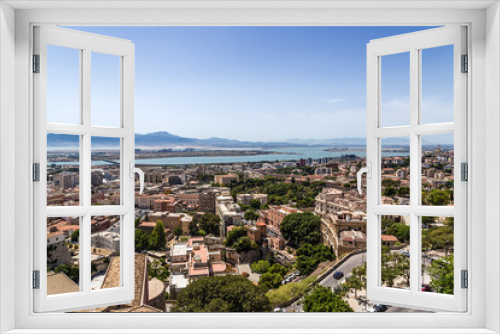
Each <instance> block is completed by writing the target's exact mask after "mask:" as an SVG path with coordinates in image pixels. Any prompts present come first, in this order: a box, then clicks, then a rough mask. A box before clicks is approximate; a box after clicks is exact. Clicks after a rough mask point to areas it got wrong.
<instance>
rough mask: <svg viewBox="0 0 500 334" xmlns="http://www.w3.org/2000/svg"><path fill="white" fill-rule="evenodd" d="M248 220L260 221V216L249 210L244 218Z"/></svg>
mask: <svg viewBox="0 0 500 334" xmlns="http://www.w3.org/2000/svg"><path fill="white" fill-rule="evenodd" d="M243 218H245V219H246V220H257V219H259V214H258V213H257V212H255V211H253V210H248V211H247V212H245V215H244V216H243Z"/></svg>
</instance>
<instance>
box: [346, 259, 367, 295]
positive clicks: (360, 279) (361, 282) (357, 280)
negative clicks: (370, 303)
mask: <svg viewBox="0 0 500 334" xmlns="http://www.w3.org/2000/svg"><path fill="white" fill-rule="evenodd" d="M351 274H352V275H351V276H349V277H348V278H347V279H346V280H345V284H346V287H347V288H349V289H354V298H355V299H358V290H361V289H365V288H366V263H365V264H363V265H362V266H358V267H354V268H353V269H352V271H351Z"/></svg>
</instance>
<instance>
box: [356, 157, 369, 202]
mask: <svg viewBox="0 0 500 334" xmlns="http://www.w3.org/2000/svg"><path fill="white" fill-rule="evenodd" d="M371 167H372V163H371V162H369V161H367V162H366V167H363V168H361V169H360V170H359V171H358V174H357V177H358V192H359V194H360V195H361V194H362V193H363V192H362V191H361V176H362V175H363V174H364V173H366V175H367V177H368V178H369V179H371V177H372V168H371Z"/></svg>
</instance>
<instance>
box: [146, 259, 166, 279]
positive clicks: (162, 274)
mask: <svg viewBox="0 0 500 334" xmlns="http://www.w3.org/2000/svg"><path fill="white" fill-rule="evenodd" d="M148 274H149V276H151V277H156V278H157V279H159V280H160V281H162V282H164V281H166V280H167V278H168V276H170V270H169V267H168V265H167V264H165V263H163V262H161V261H160V260H154V261H153V262H149V263H148Z"/></svg>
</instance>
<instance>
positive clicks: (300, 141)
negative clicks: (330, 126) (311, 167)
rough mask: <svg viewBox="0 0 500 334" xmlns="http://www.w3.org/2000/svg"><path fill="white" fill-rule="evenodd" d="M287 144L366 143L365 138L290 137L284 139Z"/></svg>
mask: <svg viewBox="0 0 500 334" xmlns="http://www.w3.org/2000/svg"><path fill="white" fill-rule="evenodd" d="M285 142H286V143H289V144H295V145H328V146H333V145H335V146H337V145H366V138H359V137H354V138H330V139H312V138H309V139H302V138H291V139H287V140H286V141H285Z"/></svg>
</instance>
